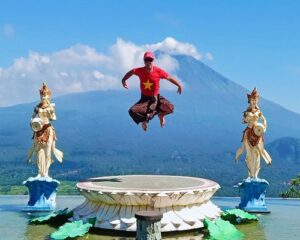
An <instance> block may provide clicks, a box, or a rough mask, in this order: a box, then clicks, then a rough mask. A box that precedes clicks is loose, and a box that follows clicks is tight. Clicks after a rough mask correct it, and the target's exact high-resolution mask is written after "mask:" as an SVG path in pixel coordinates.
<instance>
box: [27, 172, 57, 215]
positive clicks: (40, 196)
mask: <svg viewBox="0 0 300 240" xmlns="http://www.w3.org/2000/svg"><path fill="white" fill-rule="evenodd" d="M23 184H24V185H25V186H26V187H27V188H28V190H29V201H28V205H27V207H26V208H24V209H23V211H28V212H46V211H53V210H54V209H55V206H56V200H55V198H56V189H57V187H58V185H59V181H57V180H55V179H52V178H51V177H35V178H33V177H30V178H28V179H27V180H26V181H24V182H23Z"/></svg>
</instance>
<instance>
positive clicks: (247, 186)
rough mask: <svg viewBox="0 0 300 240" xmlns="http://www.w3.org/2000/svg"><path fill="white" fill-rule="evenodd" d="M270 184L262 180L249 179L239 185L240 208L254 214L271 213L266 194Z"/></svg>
mask: <svg viewBox="0 0 300 240" xmlns="http://www.w3.org/2000/svg"><path fill="white" fill-rule="evenodd" d="M268 186H269V183H268V182H267V181H266V180H265V179H261V178H247V179H244V180H243V182H241V183H239V184H238V185H237V187H238V188H239V192H240V198H241V203H240V204H239V206H238V208H240V209H243V210H245V211H247V212H252V213H269V212H270V211H269V210H268V208H267V206H266V203H265V194H266V189H267V187H268Z"/></svg>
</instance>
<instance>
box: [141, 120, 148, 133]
mask: <svg viewBox="0 0 300 240" xmlns="http://www.w3.org/2000/svg"><path fill="white" fill-rule="evenodd" d="M142 128H143V129H144V131H145V132H146V131H147V122H142Z"/></svg>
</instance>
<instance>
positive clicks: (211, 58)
mask: <svg viewBox="0 0 300 240" xmlns="http://www.w3.org/2000/svg"><path fill="white" fill-rule="evenodd" d="M205 59H206V60H208V61H212V60H214V56H213V55H212V53H210V52H207V53H205Z"/></svg>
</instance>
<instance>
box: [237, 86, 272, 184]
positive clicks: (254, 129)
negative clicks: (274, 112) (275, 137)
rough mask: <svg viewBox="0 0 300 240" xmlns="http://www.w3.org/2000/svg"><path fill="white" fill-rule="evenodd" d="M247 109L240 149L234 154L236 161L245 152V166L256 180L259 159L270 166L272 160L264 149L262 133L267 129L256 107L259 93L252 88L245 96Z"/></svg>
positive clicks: (264, 120)
mask: <svg viewBox="0 0 300 240" xmlns="http://www.w3.org/2000/svg"><path fill="white" fill-rule="evenodd" d="M247 97H248V103H249V107H248V108H247V110H246V111H245V112H244V117H243V120H242V122H243V123H244V124H247V128H246V129H245V130H244V132H243V139H242V147H241V148H239V149H238V150H237V152H236V157H235V158H236V160H238V159H239V157H240V156H241V155H242V154H243V152H244V151H245V150H246V164H247V168H248V173H249V177H250V178H258V173H259V170H260V157H262V158H263V159H264V160H265V162H266V163H267V164H268V165H270V164H271V162H272V159H271V157H270V155H269V154H268V153H267V151H266V150H265V148H264V133H265V131H266V129H267V121H266V119H265V117H264V115H263V114H262V112H261V111H260V109H259V107H258V101H259V93H258V91H257V90H256V88H254V90H253V91H252V93H251V94H247Z"/></svg>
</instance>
